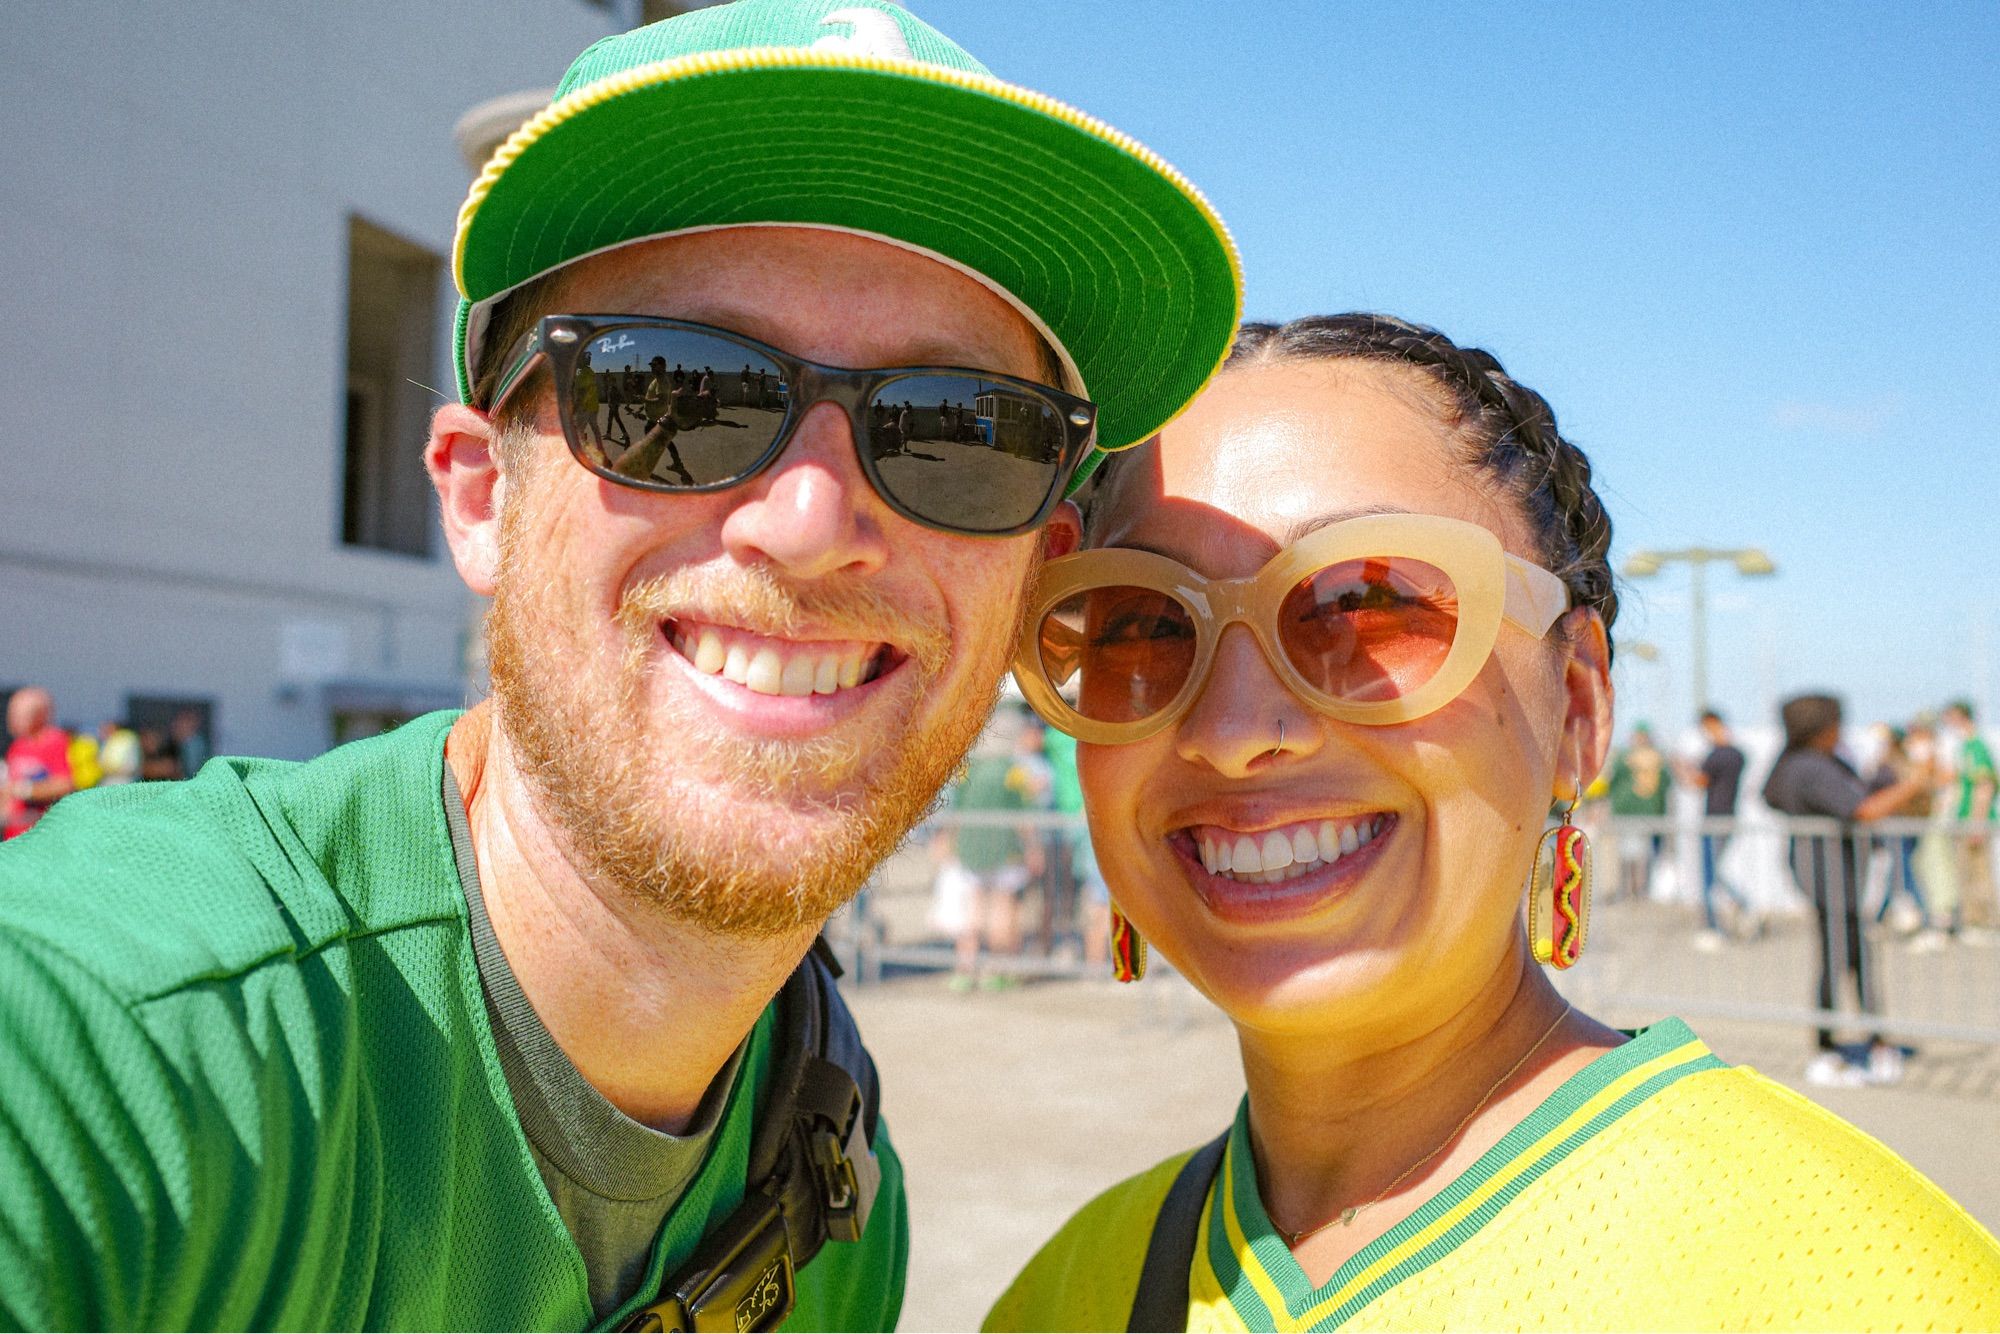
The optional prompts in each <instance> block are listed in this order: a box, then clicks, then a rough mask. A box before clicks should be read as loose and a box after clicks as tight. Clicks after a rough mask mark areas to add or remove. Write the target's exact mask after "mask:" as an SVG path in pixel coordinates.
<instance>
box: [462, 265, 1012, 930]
mask: <svg viewBox="0 0 2000 1334" xmlns="http://www.w3.org/2000/svg"><path fill="white" fill-rule="evenodd" d="M552 299H553V301H554V303H555V305H556V306H557V308H559V309H561V310H564V311H569V312H578V313H593V314H597V313H635V314H650V315H662V316H672V317H676V318H680V319H688V320H695V321H700V322H703V323H708V324H714V325H718V326H721V327H723V328H727V329H733V330H736V331H738V332H740V333H744V334H748V335H750V336H752V337H754V338H758V339H762V340H763V341H765V342H768V343H771V344H774V345H775V346H777V347H780V348H783V349H785V350H786V351H789V352H792V353H794V354H795V355H798V356H801V357H805V358H808V359H810V360H813V361H818V362H822V363H826V364H831V365H836V366H857V367H864V366H892V365H956V366H968V367H977V368H981V369H986V370H992V371H998V372H1002V373H1005V374H1010V375H1015V376H1021V377H1024V378H1029V379H1038V378H1041V376H1040V374H1039V372H1038V365H1039V359H1038V357H1037V343H1036V340H1035V337H1034V335H1033V333H1032V331H1031V330H1030V329H1029V327H1028V325H1027V323H1026V322H1025V321H1024V320H1023V319H1021V317H1020V316H1019V315H1018V314H1016V313H1015V312H1014V311H1013V310H1012V309H1011V308H1009V307H1008V306H1007V305H1006V304H1005V303H1004V302H1002V301H1001V300H1000V299H998V298H997V297H995V296H993V295H992V294H991V293H990V292H988V291H987V290H986V289H984V288H983V287H981V286H980V285H979V284H978V283H976V282H974V281H972V280H971V279H969V278H967V277H965V276H964V275H962V274H960V273H957V272H955V271H954V270H952V269H950V268H947V267H946V266H944V265H942V264H938V263H936V262H935V261H932V260H929V259H925V258H923V257H921V256H917V255H913V254H911V253H909V252H907V251H903V250H899V249H897V248H895V247H893V246H889V245H886V244H883V243H881V242H878V241H872V240H868V239H866V238H861V237H854V236H849V235H844V234H839V233H830V232H819V231H809V230H799V229H771V228H755V229H740V230H729V231H720V232H710V233H703V234H697V235H693V236H686V237H676V238H672V239H669V240H666V241H658V242H649V243H646V244H643V245H638V246H632V247H627V248H626V249H623V250H620V251H616V252H613V253H611V254H607V255H602V256H598V257H596V258H594V259H591V260H587V261H583V262H581V263H579V264H577V265H576V266H575V267H574V268H573V269H572V270H570V271H569V272H568V273H567V274H566V275H565V278H564V280H563V281H562V282H561V283H560V284H559V286H558V290H557V294H556V295H555V296H554V297H553V298H552ZM537 393H538V396H539V398H540V402H539V403H538V406H537V411H538V413H539V415H538V417H537V419H536V420H535V422H534V423H533V426H532V431H533V438H532V440H531V441H529V442H526V445H525V448H523V449H522V450H520V451H517V452H518V454H519V455H520V456H521V462H520V464H519V465H517V466H516V467H515V468H514V471H513V475H511V476H508V477H507V478H506V479H505V480H504V481H503V482H502V484H501V495H500V500H499V509H500V514H501V528H500V553H501V565H500V575H499V578H498V580H497V587H496V590H495V596H494V607H493V615H492V619H491V623H490V627H489V633H490V637H491V657H492V669H493V685H494V695H495V698H496V701H497V704H498V708H499V717H500V721H501V725H502V731H503V734H504V736H505V738H506V740H507V743H508V744H509V745H510V746H511V748H512V751H513V754H514V757H515V759H516V760H517V762H518V763H519V764H520V767H521V769H522V771H523V772H524V774H525V775H526V776H527V778H528V781H529V787H530V791H531V793H532V795H533V798H534V801H535V804H536V806H537V809H538V810H539V811H540V812H541V814H542V816H543V818H544V819H545V820H546V821H547V822H548V823H549V824H550V825H551V826H553V827H554V828H555V829H556V831H557V833H558V836H559V837H561V838H562V839H564V840H565V841H566V843H567V844H568V849H569V851H570V852H571V854H572V855H573V856H574V857H575V858H576V859H577V861H578V863H579V869H580V870H582V871H583V872H584V873H585V874H586V876H587V878H589V879H590V880H591V881H592V882H593V883H594V884H596V885H598V886H599V887H600V892H605V891H609V892H612V893H615V894H617V895H619V896H620V897H621V898H622V899H624V900H626V901H627V902H633V903H640V904H643V903H654V904H658V905H661V906H664V907H665V908H666V909H667V910H668V911H669V912H671V913H673V914H674V915H676V916H678V917H681V918H683V919H685V920H689V921H692V922H694V923H696V924H699V925H702V926H705V927H708V928H710V929H714V930H718V931H725V932H738V933H749V934H767V933H775V932H781V931H786V930H791V929H796V928H799V927H803V926H808V925H811V924H816V923H817V922H818V921H820V920H822V919H824V918H825V916H826V915H827V914H828V913H830V912H831V911H832V910H833V909H834V908H836V907H837V906H839V904H841V903H842V902H844V901H845V900H846V899H847V898H848V897H849V896H851V895H852V893H853V892H854V890H855V889H856V888H858V886H859V885H860V883H861V881H862V880H863V879H864V878H865V877H866V875H867V874H868V872H869V871H870V870H871V869H872V868H873V866H874V865H875V863H876V862H877V861H879V860H880V859H881V858H882V857H883V856H885V855H886V854H887V853H888V852H889V851H890V850H891V849H892V848H893V847H894V845H895V843H896V842H897V840H898V839H900V838H901V836H902V835H903V833H904V832H905V831H906V830H907V829H908V827H909V826H910V825H911V824H913V823H914V822H915V821H916V820H917V819H918V818H920V817H921V815H922V813H923V812H924V810H925V809H927V808H928V806H929V804H930V802H931V800H932V799H933V797H934V796H935V794H936V792H937V789H938V788H939V787H940V786H941V785H942V784H943V782H944V780H945V779H946V778H947V777H948V776H949V774H950V773H951V771H952V770H953V769H954V767H955V766H956V765H957V764H958V762H959V760H960V758H961V757H962V756H963V754H964V752H965V749H966V747H967V746H968V745H970V744H971V742H972V740H973V738H974V737H975V736H976V735H977V733H978V731H979V728H980V726H981V724H982V722H983V721H984V719H985V717H986V715H987V714H988V712H989V711H990V709H991V706H992V703H993V698H994V692H995V689H996V687H997V685H998V682H999V678H1000V676H1001V673H1002V672H1003V670H1004V668H1005V666H1006V662H1007V658H1008V655H1009V651H1010V649H1011V646H1012V639H1013V632H1014V628H1015V624H1016V620H1017V617H1018V614H1019V603H1020V599H1021V595H1022V591H1023V588H1024V585H1025V583H1026V582H1027V580H1028V579H1029V578H1030V577H1031V575H1032V573H1033V568H1034V566H1035V565H1036V563H1037V561H1038V554H1037V553H1038V544H1039V541H1040V539H1039V537H1037V536H1032V535H1031V536H1023V537H1016V538H1008V539H993V538H970V537H959V536H954V535H951V534H947V533H940V532H936V531H934V530H931V529H928V528H924V527H920V526H918V525H916V524H913V523H910V522H909V521H907V520H905V519H903V518H901V517H899V516H898V515H896V514H894V513H893V512H892V511H890V510H889V509H888V507H887V506H885V505H884V504H883V503H882V501H881V500H880V499H879V498H878V497H877V496H876V495H875V493H874V492H873V491H872V490H871V489H870V487H869V486H868V483H867V481H866V479H865V477H864V476H863V474H862V473H861V470H860V467H859V465H858V463H857V461H856V458H855V446H854V441H853V438H852V433H851V431H850V429H849V425H848V420H847V417H846V415H845V414H844V413H843V412H842V411H841V410H840V409H839V408H837V407H835V406H834V405H831V404H820V405H818V406H815V407H814V408H812V409H811V410H810V411H809V412H808V413H807V414H806V416H805V418H804V419H803V420H802V422H801V423H800V425H799V428H798V430H797V432H796V433H795V434H794V436H793V437H792V439H791V441H790V442H789V443H788V444H787V446H786V448H785V452H784V454H783V456H782V457H781V458H780V459H779V460H778V461H777V462H776V463H775V464H774V465H773V466H772V467H771V468H770V469H769V470H767V471H766V472H764V473H763V474H761V475H760V476H758V477H757V478H755V479H753V480H752V481H750V482H748V483H746V484H744V485H742V486H738V487H734V488H731V489H729V490H725V491H721V492H716V493H712V494H705V495H688V496H672V495H660V494H649V493H644V492H639V491H634V490H631V489H629V488H624V487H620V486H617V485H615V484H613V483H610V482H606V481H603V480H601V479H599V478H597V477H595V476H593V475H592V474H590V473H589V472H587V471H585V470H584V469H583V468H582V467H580V466H578V465H577V464H576V462H575V461H574V459H572V458H571V457H570V455H569V452H568V449H567V447H566V445H565V444H564V441H563V438H562V434H561V429H560V427H559V425H558V424H557V422H556V419H555V412H554V408H553V403H552V402H551V401H550V395H549V394H548V392H547V391H546V390H545V389H540V390H537Z"/></svg>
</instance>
